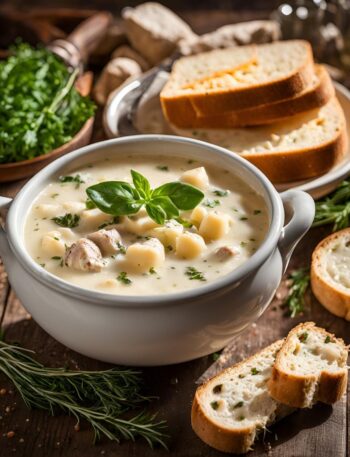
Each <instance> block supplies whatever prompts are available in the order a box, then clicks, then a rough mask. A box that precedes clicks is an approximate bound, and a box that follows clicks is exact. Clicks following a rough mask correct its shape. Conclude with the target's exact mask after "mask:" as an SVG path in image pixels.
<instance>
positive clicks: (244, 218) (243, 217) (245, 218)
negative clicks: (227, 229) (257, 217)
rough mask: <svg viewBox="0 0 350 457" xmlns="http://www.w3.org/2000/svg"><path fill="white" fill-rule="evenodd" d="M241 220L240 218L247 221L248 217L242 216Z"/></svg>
mask: <svg viewBox="0 0 350 457" xmlns="http://www.w3.org/2000/svg"><path fill="white" fill-rule="evenodd" d="M239 220H240V221H247V220H248V218H247V217H246V216H241V217H240V218H239Z"/></svg>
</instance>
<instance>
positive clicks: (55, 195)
mask: <svg viewBox="0 0 350 457" xmlns="http://www.w3.org/2000/svg"><path fill="white" fill-rule="evenodd" d="M58 196H59V194H57V193H56V194H51V195H50V197H51V198H56V197H58Z"/></svg>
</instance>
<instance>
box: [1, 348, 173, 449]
mask: <svg viewBox="0 0 350 457" xmlns="http://www.w3.org/2000/svg"><path fill="white" fill-rule="evenodd" d="M31 353H32V351H29V350H27V349H23V348H20V347H18V346H15V345H11V344H8V343H5V342H3V341H0V371H2V372H3V373H4V374H5V375H6V376H8V377H9V378H10V379H11V381H12V382H13V384H14V385H15V386H16V388H17V390H18V391H19V393H20V395H21V396H22V398H23V400H24V402H25V404H26V405H27V406H28V407H29V408H39V409H43V410H48V411H50V412H51V414H54V413H55V411H56V410H61V411H64V412H67V413H69V414H71V415H73V416H74V417H75V418H76V420H77V422H78V423H79V421H80V419H85V420H86V421H87V422H88V423H90V425H91V426H92V428H93V430H94V441H95V440H97V439H99V438H100V437H101V435H104V436H106V437H107V438H109V439H110V440H115V441H117V442H120V440H121V439H130V440H135V438H136V437H137V436H140V437H142V438H144V439H145V440H146V441H147V443H148V444H149V445H150V446H151V447H153V445H154V444H160V445H162V446H164V447H166V444H165V442H164V439H165V436H166V435H164V432H163V430H164V428H165V427H166V424H165V421H157V420H156V415H151V414H147V413H145V412H141V413H139V414H137V415H135V416H133V417H131V418H128V419H124V418H122V417H121V414H122V413H124V412H126V411H128V410H131V409H133V408H136V407H139V406H141V404H142V403H143V402H145V401H149V400H151V398H152V397H146V396H143V395H142V394H141V392H140V385H141V376H140V372H138V371H135V370H133V369H127V368H122V369H121V368H112V369H110V370H104V371H72V370H66V369H64V368H48V367H45V366H44V365H42V364H41V363H39V362H37V361H36V360H34V359H33V358H32V357H31V355H30V354H31Z"/></svg>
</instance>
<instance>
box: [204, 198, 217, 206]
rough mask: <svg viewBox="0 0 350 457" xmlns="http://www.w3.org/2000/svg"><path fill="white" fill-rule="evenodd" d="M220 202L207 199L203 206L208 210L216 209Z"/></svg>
mask: <svg viewBox="0 0 350 457" xmlns="http://www.w3.org/2000/svg"><path fill="white" fill-rule="evenodd" d="M219 205H220V201H219V200H212V199H211V198H207V199H206V200H204V202H203V206H206V207H207V208H215V206H219Z"/></svg>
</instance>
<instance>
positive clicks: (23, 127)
mask: <svg viewBox="0 0 350 457" xmlns="http://www.w3.org/2000/svg"><path fill="white" fill-rule="evenodd" d="M76 77H77V71H75V72H73V73H69V71H68V69H67V68H66V66H65V65H64V63H63V62H62V61H61V60H60V59H59V58H58V57H56V56H55V55H54V54H53V53H51V52H50V51H48V50H47V49H45V48H43V47H38V48H32V47H31V46H30V45H28V44H25V43H20V44H18V45H16V46H15V47H13V48H12V49H11V55H10V57H9V58H8V59H6V60H4V61H0V163H11V162H18V161H21V160H27V159H32V158H34V157H36V156H39V155H42V154H45V153H47V152H49V151H51V150H52V149H55V148H57V147H59V146H61V145H62V144H64V143H67V142H68V141H70V140H71V139H72V137H73V136H74V135H75V134H76V133H77V132H78V131H79V130H80V129H81V127H82V126H83V124H84V123H85V122H86V121H87V120H88V119H89V118H90V117H91V116H92V115H93V113H94V110H95V105H94V104H93V102H92V101H91V100H90V99H89V98H87V97H82V96H81V95H80V94H79V93H78V92H77V91H76V89H75V87H74V82H75V79H76Z"/></svg>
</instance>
